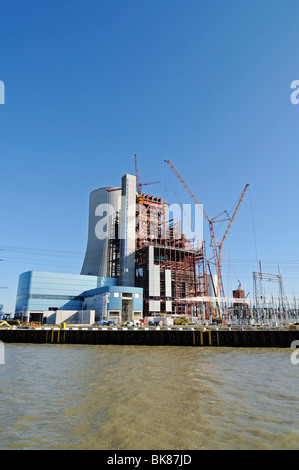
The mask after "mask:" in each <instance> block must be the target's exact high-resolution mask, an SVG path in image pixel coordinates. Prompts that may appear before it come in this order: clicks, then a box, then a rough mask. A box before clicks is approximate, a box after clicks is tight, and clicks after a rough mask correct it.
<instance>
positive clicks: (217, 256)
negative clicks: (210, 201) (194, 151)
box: [164, 160, 249, 297]
mask: <svg viewBox="0 0 299 470" xmlns="http://www.w3.org/2000/svg"><path fill="white" fill-rule="evenodd" d="M164 161H165V162H166V163H167V164H168V165H169V167H170V168H171V169H172V171H173V172H174V174H175V175H176V177H177V178H178V180H179V181H180V182H181V184H182V185H183V187H184V188H185V190H186V191H187V193H188V194H189V196H190V197H191V199H192V200H193V202H194V203H195V204H197V205H199V206H200V207H201V204H200V203H199V202H198V201H197V199H196V198H195V196H194V194H193V193H192V191H191V190H190V189H189V187H188V186H187V184H186V183H185V181H184V180H183V178H182V177H181V176H180V174H179V172H178V170H177V169H176V168H175V166H174V165H173V163H172V162H171V161H170V160H164ZM248 187H249V184H247V185H246V186H245V188H244V190H243V192H242V195H241V197H240V200H239V202H238V204H237V206H236V209H235V211H234V214H233V216H232V218H231V219H230V222H229V225H228V227H227V229H226V231H225V233H224V235H223V238H222V240H221V241H220V242H219V241H218V240H217V239H216V236H215V230H214V224H215V222H219V220H217V217H219V216H220V215H222V214H223V212H222V213H221V214H219V215H218V216H217V217H214V218H213V219H210V218H209V216H208V214H207V213H206V212H205V211H204V209H202V212H203V215H204V217H205V218H206V220H207V221H208V224H209V229H210V236H211V246H212V249H213V255H214V263H215V266H216V273H217V276H218V289H217V291H218V292H217V293H216V294H217V295H216V296H217V297H218V296H220V297H225V295H224V287H223V281H222V264H221V259H222V248H223V244H224V241H225V239H226V238H227V235H228V233H229V231H230V229H231V226H232V223H233V221H234V219H235V217H236V214H237V212H238V210H239V208H240V205H241V202H242V201H243V199H244V196H245V193H246V191H247V189H248ZM224 212H226V211H224ZM226 220H227V219H226Z"/></svg>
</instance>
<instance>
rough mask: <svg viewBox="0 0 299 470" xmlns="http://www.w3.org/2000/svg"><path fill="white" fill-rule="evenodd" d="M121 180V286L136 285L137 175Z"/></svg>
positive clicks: (124, 177)
mask: <svg viewBox="0 0 299 470" xmlns="http://www.w3.org/2000/svg"><path fill="white" fill-rule="evenodd" d="M121 182H122V186H121V187H122V204H121V219H120V221H121V239H120V271H119V283H120V285H121V286H135V242H136V176H133V175H128V174H126V175H123V177H122V181H121Z"/></svg>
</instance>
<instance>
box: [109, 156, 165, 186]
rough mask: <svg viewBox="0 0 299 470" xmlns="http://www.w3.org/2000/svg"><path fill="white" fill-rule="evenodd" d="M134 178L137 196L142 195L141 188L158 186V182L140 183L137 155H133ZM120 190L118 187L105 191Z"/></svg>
mask: <svg viewBox="0 0 299 470" xmlns="http://www.w3.org/2000/svg"><path fill="white" fill-rule="evenodd" d="M135 176H136V190H137V193H138V194H139V195H141V194H142V186H147V185H149V184H158V183H160V181H153V182H152V183H140V177H139V168H138V159H137V155H136V154H135ZM119 190H121V188H120V187H117V188H108V189H107V191H108V192H111V191H119Z"/></svg>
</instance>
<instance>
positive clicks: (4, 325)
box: [0, 320, 12, 328]
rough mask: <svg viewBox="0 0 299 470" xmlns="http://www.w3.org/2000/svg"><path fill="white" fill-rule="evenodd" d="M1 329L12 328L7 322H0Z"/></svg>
mask: <svg viewBox="0 0 299 470" xmlns="http://www.w3.org/2000/svg"><path fill="white" fill-rule="evenodd" d="M2 327H5V328H7V327H8V328H11V327H12V326H11V325H10V324H9V323H7V321H5V320H2V321H0V328H2Z"/></svg>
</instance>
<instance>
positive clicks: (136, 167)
mask: <svg viewBox="0 0 299 470" xmlns="http://www.w3.org/2000/svg"><path fill="white" fill-rule="evenodd" d="M135 175H136V189H137V193H138V194H142V186H147V185H148V184H157V183H160V181H154V182H152V183H140V178H139V168H138V159H137V155H136V154H135Z"/></svg>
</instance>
